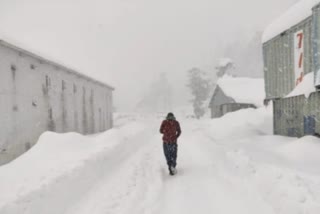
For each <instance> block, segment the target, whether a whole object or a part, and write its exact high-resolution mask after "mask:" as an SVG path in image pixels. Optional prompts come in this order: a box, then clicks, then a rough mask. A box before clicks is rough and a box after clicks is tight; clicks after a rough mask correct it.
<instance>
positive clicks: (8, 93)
mask: <svg viewBox="0 0 320 214" xmlns="http://www.w3.org/2000/svg"><path fill="white" fill-rule="evenodd" d="M112 91H113V89H112V88H111V87H109V86H107V85H104V84H101V83H99V82H97V81H94V80H92V79H90V78H87V77H85V76H83V75H80V74H77V73H75V72H72V71H70V70H68V69H67V68H65V67H63V66H60V65H58V64H55V63H52V62H50V61H47V60H45V59H41V58H40V57H37V56H35V55H33V54H31V53H28V52H26V51H24V50H21V49H19V48H16V47H13V46H11V45H9V44H7V43H5V42H2V41H1V42H0V118H1V123H0V164H3V163H6V162H8V161H10V160H12V159H14V158H15V157H17V156H19V155H20V154H22V153H23V152H25V151H26V150H28V149H29V148H30V147H31V146H32V145H34V144H35V143H36V142H37V140H38V138H39V136H40V135H41V134H42V133H43V132H45V131H47V130H50V131H55V132H61V133H62V132H79V133H82V134H92V133H96V132H101V131H104V130H107V129H109V128H111V127H112V98H111V97H112Z"/></svg>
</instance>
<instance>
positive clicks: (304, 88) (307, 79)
mask: <svg viewBox="0 0 320 214" xmlns="http://www.w3.org/2000/svg"><path fill="white" fill-rule="evenodd" d="M315 91H316V89H315V87H314V72H311V73H308V74H307V75H305V76H304V78H303V81H302V82H301V83H300V84H299V85H297V87H295V88H294V89H293V91H292V92H290V93H289V94H288V95H287V96H286V97H295V96H299V95H302V94H304V96H305V97H306V98H308V97H309V95H310V94H311V93H313V92H315Z"/></svg>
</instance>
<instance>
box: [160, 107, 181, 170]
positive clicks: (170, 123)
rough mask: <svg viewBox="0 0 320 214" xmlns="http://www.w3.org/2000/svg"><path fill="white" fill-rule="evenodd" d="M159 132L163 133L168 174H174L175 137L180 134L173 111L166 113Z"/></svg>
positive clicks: (175, 160)
mask: <svg viewBox="0 0 320 214" xmlns="http://www.w3.org/2000/svg"><path fill="white" fill-rule="evenodd" d="M160 133H161V134H163V138H162V140H163V151H164V155H165V157H166V160H167V164H168V169H169V173H170V175H174V174H175V173H176V166H177V152H178V143H177V139H178V138H179V136H180V135H181V128H180V124H179V122H178V121H177V120H176V118H175V116H174V115H173V113H171V112H170V113H168V115H167V117H166V119H165V120H164V121H163V122H162V124H161V127H160Z"/></svg>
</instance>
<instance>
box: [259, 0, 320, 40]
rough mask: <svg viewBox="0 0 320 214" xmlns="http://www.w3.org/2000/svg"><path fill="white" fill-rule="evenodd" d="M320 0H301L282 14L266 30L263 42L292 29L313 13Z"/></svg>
mask: <svg viewBox="0 0 320 214" xmlns="http://www.w3.org/2000/svg"><path fill="white" fill-rule="evenodd" d="M318 3H320V0H300V1H299V2H297V3H296V4H295V5H293V6H292V7H291V8H290V9H289V10H287V11H286V12H285V13H284V14H283V15H282V16H280V17H279V18H278V19H276V20H275V21H274V22H272V23H271V24H270V25H269V26H268V27H267V28H266V30H265V31H264V34H263V36H262V42H263V43H265V42H267V41H269V40H271V39H273V38H274V37H276V36H277V35H279V34H281V33H282V32H284V31H286V30H288V29H290V28H291V27H293V26H295V25H296V24H298V23H300V22H301V21H303V20H305V19H306V18H308V17H310V16H311V15H312V8H313V7H314V6H316V5H317V4H318Z"/></svg>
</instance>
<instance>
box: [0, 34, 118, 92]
mask: <svg viewBox="0 0 320 214" xmlns="http://www.w3.org/2000/svg"><path fill="white" fill-rule="evenodd" d="M0 44H1V45H3V46H6V47H9V48H12V49H14V50H18V51H21V52H23V53H25V54H27V55H29V56H32V57H34V58H36V59H39V60H42V61H44V62H46V63H48V64H51V65H54V66H58V67H60V68H63V69H64V70H66V71H68V72H72V73H73V74H75V75H78V76H81V77H82V78H85V79H88V80H89V81H93V82H96V83H98V84H101V85H104V86H106V87H108V88H110V89H111V90H114V87H113V86H111V85H109V84H108V83H106V82H104V81H101V79H100V78H99V77H96V76H90V75H88V73H89V72H88V71H85V72H83V71H82V70H81V69H77V68H75V66H71V65H70V63H67V62H66V60H65V59H57V58H56V57H52V56H51V55H50V54H44V52H43V51H38V50H37V48H34V47H31V46H30V45H28V44H26V43H23V42H21V41H18V40H17V39H13V38H12V37H10V36H8V35H7V34H5V33H4V32H0ZM47 52H48V53H49V52H50V51H47Z"/></svg>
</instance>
